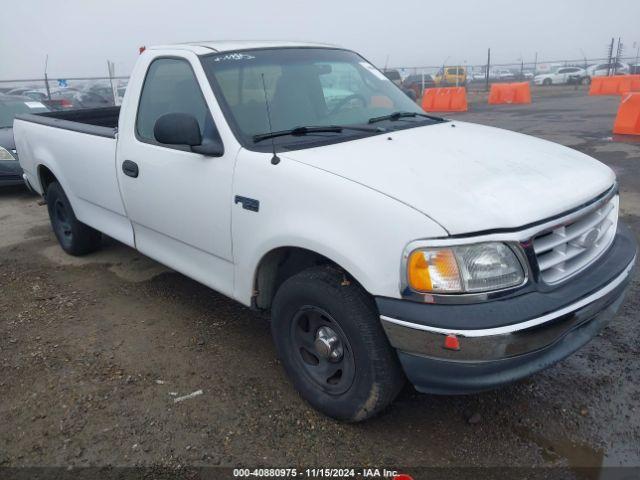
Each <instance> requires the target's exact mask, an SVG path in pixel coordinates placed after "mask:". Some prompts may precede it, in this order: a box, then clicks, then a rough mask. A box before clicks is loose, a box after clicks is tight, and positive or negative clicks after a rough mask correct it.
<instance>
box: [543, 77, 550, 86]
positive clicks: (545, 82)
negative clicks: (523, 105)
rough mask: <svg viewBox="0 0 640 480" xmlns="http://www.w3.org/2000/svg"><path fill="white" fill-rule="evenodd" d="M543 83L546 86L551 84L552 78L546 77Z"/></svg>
mask: <svg viewBox="0 0 640 480" xmlns="http://www.w3.org/2000/svg"><path fill="white" fill-rule="evenodd" d="M542 85H544V86H545V87H548V86H549V85H551V79H550V78H545V79H544V80H543V81H542Z"/></svg>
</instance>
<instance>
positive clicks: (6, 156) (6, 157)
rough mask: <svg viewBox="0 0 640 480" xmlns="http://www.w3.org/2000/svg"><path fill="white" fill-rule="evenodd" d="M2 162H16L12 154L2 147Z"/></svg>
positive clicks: (0, 148)
mask: <svg viewBox="0 0 640 480" xmlns="http://www.w3.org/2000/svg"><path fill="white" fill-rule="evenodd" d="M0 160H15V157H14V156H13V155H11V152H10V151H9V150H7V149H6V148H3V147H0Z"/></svg>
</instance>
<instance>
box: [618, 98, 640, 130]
mask: <svg viewBox="0 0 640 480" xmlns="http://www.w3.org/2000/svg"><path fill="white" fill-rule="evenodd" d="M613 133H616V134H621V135H640V92H638V93H635V92H634V93H627V94H626V95H625V96H624V97H623V98H622V101H621V102H620V106H619V107H618V114H617V115H616V121H615V122H614V124H613Z"/></svg>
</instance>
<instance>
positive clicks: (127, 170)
mask: <svg viewBox="0 0 640 480" xmlns="http://www.w3.org/2000/svg"><path fill="white" fill-rule="evenodd" d="M122 171H123V172H124V174H125V175H126V176H127V177H133V178H138V173H139V170H138V164H137V163H136V162H132V161H131V160H125V161H124V162H122Z"/></svg>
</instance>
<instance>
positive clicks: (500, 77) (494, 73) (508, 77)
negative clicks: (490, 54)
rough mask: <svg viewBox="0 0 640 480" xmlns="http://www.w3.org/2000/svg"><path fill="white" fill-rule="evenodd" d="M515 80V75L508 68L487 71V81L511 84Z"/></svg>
mask: <svg viewBox="0 0 640 480" xmlns="http://www.w3.org/2000/svg"><path fill="white" fill-rule="evenodd" d="M515 79H516V74H515V73H513V72H512V71H511V70H509V69H508V68H499V67H498V68H492V69H491V70H489V80H493V81H497V82H512V81H514V80H515Z"/></svg>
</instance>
